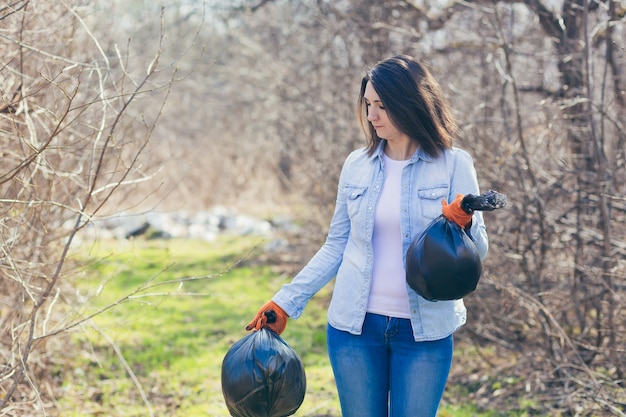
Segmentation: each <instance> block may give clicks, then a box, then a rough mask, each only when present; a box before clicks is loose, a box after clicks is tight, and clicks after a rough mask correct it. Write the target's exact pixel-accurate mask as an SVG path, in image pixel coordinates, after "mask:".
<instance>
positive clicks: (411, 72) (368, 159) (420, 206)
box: [246, 55, 488, 417]
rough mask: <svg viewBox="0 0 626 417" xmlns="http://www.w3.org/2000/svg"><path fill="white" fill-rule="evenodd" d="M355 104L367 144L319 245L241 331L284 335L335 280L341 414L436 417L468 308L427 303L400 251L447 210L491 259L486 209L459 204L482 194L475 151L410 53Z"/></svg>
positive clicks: (332, 329)
mask: <svg viewBox="0 0 626 417" xmlns="http://www.w3.org/2000/svg"><path fill="white" fill-rule="evenodd" d="M358 102H359V107H360V117H359V118H360V122H361V125H362V127H363V130H364V132H365V135H366V137H367V147H365V148H363V149H359V150H356V151H354V152H352V153H351V154H350V155H349V156H348V158H347V159H346V161H345V163H344V165H343V168H342V171H341V175H340V178H339V187H338V193H337V202H336V208H335V213H334V215H333V218H332V221H331V224H330V228H329V232H328V236H327V239H326V242H325V243H324V245H323V246H322V247H321V248H320V249H319V251H318V252H317V253H316V254H315V256H314V257H313V258H312V259H311V260H310V261H309V263H308V264H307V265H306V266H305V267H304V268H303V269H302V271H301V272H300V273H299V274H298V275H296V277H295V278H294V279H293V281H292V282H291V283H289V284H286V285H284V286H283V287H282V288H281V290H280V291H278V293H276V294H275V296H274V297H273V298H272V300H271V301H269V302H268V303H267V304H265V305H264V306H263V307H262V308H261V309H260V310H259V312H258V313H257V315H256V317H255V318H254V320H252V321H251V322H250V323H249V324H248V326H246V328H247V329H248V330H251V329H257V330H258V329H260V328H262V327H269V328H270V329H272V330H274V331H275V332H277V333H278V334H280V333H281V332H282V331H283V330H284V328H285V325H286V322H287V318H288V317H292V318H294V319H297V318H298V317H299V316H300V315H301V314H302V311H303V309H304V307H305V305H306V304H307V302H308V301H309V299H310V298H311V297H312V296H313V295H314V294H315V293H317V292H318V291H319V290H320V289H321V288H322V287H323V286H324V285H326V284H327V283H328V282H329V281H330V280H331V279H332V278H333V277H336V282H335V287H334V291H333V296H332V300H331V303H330V307H329V310H328V330H327V332H328V333H327V342H328V354H329V357H330V362H331V365H332V368H333V372H334V375H335V380H336V383H337V390H338V393H339V400H340V403H341V410H342V415H343V417H368V416H371V417H387V416H392V417H401V416H402V417H426V416H433V417H434V416H435V415H436V413H437V408H438V406H439V402H440V401H441V397H442V395H443V391H444V388H445V384H446V381H447V378H448V374H449V371H450V364H451V361H452V350H453V340H452V334H453V333H454V331H455V330H457V329H458V328H459V327H460V326H462V325H463V324H464V323H465V320H466V310H465V306H464V305H463V301H462V300H453V301H437V302H431V301H427V300H425V299H424V298H422V297H420V296H419V295H418V294H417V293H416V292H415V291H413V290H412V289H411V288H410V287H408V286H407V284H406V279H405V254H406V251H407V249H408V247H409V245H410V243H411V241H412V239H414V238H415V237H416V236H417V235H419V233H420V232H421V231H422V230H423V229H424V228H425V227H426V226H427V225H428V223H429V222H430V221H431V220H432V219H434V218H435V217H437V216H438V215H439V214H441V213H442V212H443V214H444V216H445V217H446V218H447V219H448V220H450V221H454V222H455V223H457V224H459V225H460V226H461V227H464V228H465V230H466V231H467V232H468V233H469V234H470V235H471V236H472V237H473V238H474V240H475V243H476V246H477V249H478V252H479V254H480V256H481V258H484V257H485V256H486V254H487V248H488V241H487V233H486V230H485V226H484V223H483V219H482V214H481V213H480V212H475V213H474V214H473V215H468V214H466V213H465V212H464V211H463V210H462V209H461V207H460V203H461V198H462V195H465V194H474V195H478V194H480V193H479V189H478V181H477V178H476V172H475V170H474V166H473V163H472V159H471V157H470V156H469V155H468V154H467V153H466V152H465V151H462V150H460V149H458V148H453V147H452V141H453V138H454V136H455V135H456V133H457V126H456V123H455V121H454V118H453V117H452V114H451V112H450V109H449V107H448V104H447V103H446V101H445V99H444V97H443V95H442V93H441V91H440V88H439V85H438V84H437V82H436V81H435V79H434V78H433V77H432V75H431V74H430V73H429V71H428V70H427V69H426V68H425V67H424V66H423V65H422V64H420V63H419V62H417V61H416V60H415V59H413V58H411V57H409V56H404V55H401V56H395V57H392V58H389V59H387V60H384V61H382V62H380V63H378V64H377V65H376V66H375V67H374V68H372V69H371V70H370V71H369V72H368V73H367V74H366V75H365V77H364V78H363V80H362V83H361V91H360V94H359V101H358ZM452 200H453V201H452ZM447 201H452V203H450V204H447ZM270 311H273V312H274V313H275V315H276V317H277V320H276V321H275V322H274V323H267V313H268V312H270Z"/></svg>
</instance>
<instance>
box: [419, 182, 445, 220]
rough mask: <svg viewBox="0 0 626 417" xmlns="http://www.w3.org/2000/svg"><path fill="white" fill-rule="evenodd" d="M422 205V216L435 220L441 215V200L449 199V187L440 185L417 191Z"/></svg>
mask: <svg viewBox="0 0 626 417" xmlns="http://www.w3.org/2000/svg"><path fill="white" fill-rule="evenodd" d="M417 195H418V197H419V200H420V203H421V205H422V215H423V216H424V217H425V218H427V219H434V218H435V217H437V216H439V215H440V214H441V200H442V199H444V198H447V197H448V186H447V185H438V186H434V187H429V188H421V189H419V190H417Z"/></svg>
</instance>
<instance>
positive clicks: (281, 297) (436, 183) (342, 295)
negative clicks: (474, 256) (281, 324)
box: [273, 141, 488, 341]
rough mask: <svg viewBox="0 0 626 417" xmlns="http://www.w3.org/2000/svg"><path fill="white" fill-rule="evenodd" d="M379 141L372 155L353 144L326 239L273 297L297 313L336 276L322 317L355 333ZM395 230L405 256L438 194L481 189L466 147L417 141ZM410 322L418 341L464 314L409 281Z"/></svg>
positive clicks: (368, 271)
mask: <svg viewBox="0 0 626 417" xmlns="http://www.w3.org/2000/svg"><path fill="white" fill-rule="evenodd" d="M383 146H384V141H383V143H381V146H380V147H379V148H378V150H377V151H376V153H374V155H373V156H369V155H368V154H367V151H366V149H365V148H362V149H359V150H356V151H353V152H352V153H351V154H350V155H349V156H348V158H347V159H346V161H345V162H344V165H343V168H342V170H341V175H340V178H339V186H338V192H337V202H336V206H335V212H334V215H333V218H332V220H331V223H330V227H329V231H328V235H327V238H326V241H325V243H324V244H323V245H322V247H321V248H320V249H319V250H318V251H317V253H316V254H315V256H313V258H312V259H311V260H310V261H309V262H308V264H307V265H306V266H305V267H304V268H303V269H302V270H301V271H300V273H298V274H297V275H296V276H295V277H294V279H293V280H292V281H291V282H290V283H288V284H285V285H283V287H282V288H281V289H280V291H278V292H277V293H276V294H275V295H274V297H273V301H274V302H275V303H276V304H278V305H279V306H281V307H282V308H283V309H284V310H285V312H286V313H287V314H289V316H290V317H292V318H294V319H297V318H298V317H300V315H301V314H302V311H303V309H304V307H305V305H306V304H307V303H308V301H309V300H310V299H311V297H313V295H315V294H316V293H317V292H318V291H319V290H320V289H321V288H322V287H323V286H325V285H326V284H328V282H330V281H331V280H332V279H333V278H334V277H336V281H335V287H334V290H333V296H332V300H331V303H330V307H329V309H328V322H329V324H330V325H331V326H333V327H334V328H336V329H338V330H343V331H347V332H350V333H352V334H356V335H358V334H361V328H362V326H363V321H364V319H365V313H366V309H367V303H368V299H369V293H370V289H371V285H372V268H373V261H374V259H373V258H374V250H373V245H372V234H373V230H374V212H375V206H376V203H377V201H378V198H379V196H380V193H381V190H382V185H383V182H384V176H385V170H384V164H383V156H382V152H383ZM401 187H402V197H401V210H402V213H401V225H400V226H401V234H402V246H403V260H404V262H405V263H406V251H407V249H408V247H409V245H410V244H411V241H412V240H413V238H415V237H416V236H417V235H418V234H419V233H420V232H421V231H422V230H423V229H424V228H425V227H426V226H427V225H428V224H429V223H430V222H431V221H432V220H433V219H434V218H435V217H437V216H438V215H440V214H441V200H442V199H444V198H445V199H446V200H447V201H448V202H450V201H452V200H454V199H455V198H456V195H457V194H463V195H465V194H474V195H478V194H480V192H479V188H478V181H477V178H476V171H475V169H474V165H473V162H472V158H471V157H470V155H469V154H468V153H467V152H465V151H463V150H461V149H458V148H452V149H449V150H446V151H444V152H443V153H442V154H440V155H439V156H438V157H436V158H433V157H431V156H429V155H428V154H426V153H425V152H423V151H422V150H421V148H419V149H418V150H417V151H416V152H415V154H414V155H413V156H412V158H411V159H410V161H409V163H408V165H407V166H406V167H405V168H404V170H403V172H402V183H401ZM469 234H470V235H471V236H472V238H473V240H474V242H475V243H476V247H477V249H478V253H479V255H480V257H481V259H484V257H485V256H486V255H487V249H488V240H487V232H486V229H485V225H484V223H483V217H482V213H481V212H475V213H474V216H473V220H472V225H471V228H470V231H469ZM407 291H408V294H409V305H410V316H411V325H412V328H413V335H414V338H415V340H416V341H427V340H438V339H442V338H444V337H447V336H449V335H450V334H452V333H453V332H454V331H455V330H457V329H458V328H459V327H461V326H462V325H463V324H465V321H466V309H465V306H464V304H463V300H453V301H435V302H432V301H428V300H426V299H424V298H422V297H421V296H420V295H419V294H417V293H416V292H415V291H414V290H412V289H411V288H410V287H409V286H408V285H407Z"/></svg>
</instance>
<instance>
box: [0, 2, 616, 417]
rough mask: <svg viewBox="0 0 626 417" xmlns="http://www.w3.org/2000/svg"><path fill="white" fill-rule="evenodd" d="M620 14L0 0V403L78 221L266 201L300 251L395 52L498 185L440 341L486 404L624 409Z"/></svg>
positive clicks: (14, 388) (319, 226)
mask: <svg viewBox="0 0 626 417" xmlns="http://www.w3.org/2000/svg"><path fill="white" fill-rule="evenodd" d="M625 16H626V2H625V1H624V0H605V1H595V0H561V1H558V0H554V1H552V0H550V1H548V0H543V1H541V0H523V1H497V0H492V1H482V0H480V1H471V0H467V1H463V0H459V1H447V0H438V1H427V0H422V1H419V0H376V1H370V0H367V1H366V0H340V1H324V0H300V1H291V0H239V1H219V0H212V1H211V0H207V1H204V2H203V1H193V0H186V1H185V0H177V1H170V2H167V4H163V5H161V4H159V2H153V1H139V0H137V1H122V0H119V1H97V0H82V1H73V0H66V1H58V2H57V1H54V2H53V1H43V0H9V1H2V2H0V93H1V100H0V152H2V159H1V160H0V212H1V216H0V247H1V248H2V251H1V252H0V312H1V315H0V325H1V331H0V354H1V357H2V365H1V368H0V395H1V396H0V410H1V409H3V408H5V409H6V408H7V407H13V409H17V408H18V405H20V404H21V405H23V406H24V409H26V408H28V407H31V408H32V409H37V407H43V405H44V404H48V405H49V404H52V405H50V406H51V407H53V406H54V405H53V404H54V402H46V401H43V400H42V398H43V397H45V396H46V395H49V394H46V393H44V391H46V390H44V389H43V388H42V387H43V386H44V385H45V384H54V381H53V380H50V379H47V377H46V373H45V372H44V369H45V367H46V361H47V358H48V356H47V355H46V349H47V347H48V346H50V345H52V344H51V343H50V341H51V340H59V339H60V340H63V338H64V337H67V335H68V333H69V332H70V331H71V330H72V329H73V328H75V327H76V325H77V323H76V322H73V323H67V322H65V321H64V319H63V317H66V316H64V315H63V314H64V311H66V310H65V308H66V307H67V306H70V305H72V302H73V300H74V294H75V291H74V288H72V286H71V285H69V284H68V283H69V282H70V281H69V280H66V279H65V278H66V277H67V276H68V275H69V274H71V271H72V268H73V266H74V265H72V263H71V262H69V261H68V258H67V254H68V253H69V252H70V249H71V248H72V245H73V244H74V241H75V237H76V236H77V234H78V233H79V232H80V231H81V229H84V228H85V227H88V226H89V225H90V224H92V222H93V221H94V220H95V219H98V218H104V217H108V216H114V215H116V214H120V213H130V212H144V211H147V210H162V211H176V210H187V211H193V210H205V209H207V208H208V207H212V206H215V205H222V206H228V207H235V208H237V209H238V210H241V211H243V212H248V213H250V214H255V215H262V216H268V215H269V213H272V215H276V214H283V213H289V214H290V215H292V216H294V217H297V218H298V219H299V221H301V222H302V223H303V224H304V225H305V227H304V229H303V230H305V231H304V232H303V233H302V236H301V237H302V241H304V242H305V244H303V245H301V246H300V247H299V249H298V251H297V253H296V255H295V256H297V257H298V262H300V264H301V263H303V262H305V261H306V259H307V258H308V257H309V256H310V255H311V254H312V253H313V251H314V250H315V248H316V247H317V246H318V245H319V244H320V243H321V242H322V241H323V238H324V233H325V230H326V227H327V224H328V220H329V218H330V215H331V212H332V208H333V204H334V197H335V192H336V183H337V179H338V174H339V170H340V167H341V163H342V162H343V159H344V158H345V156H346V155H347V154H348V153H349V152H350V151H351V150H352V149H354V148H356V147H359V146H362V145H363V138H362V137H363V135H362V133H361V132H360V131H359V128H358V126H357V124H356V121H355V120H356V118H355V111H356V97H357V93H358V88H359V82H360V79H361V77H362V75H363V71H364V70H365V69H366V68H368V67H369V66H371V65H372V64H374V63H375V62H377V61H378V60H380V59H382V58H385V57H387V56H390V55H395V54H398V53H407V54H411V55H415V56H417V57H419V58H420V59H421V60H422V61H424V62H425V63H427V64H428V65H429V66H430V67H431V69H432V72H433V73H434V75H435V77H436V78H437V79H438V80H439V81H440V83H441V84H442V87H443V89H444V91H445V93H446V95H447V97H448V99H449V101H450V102H451V104H452V106H453V108H454V109H455V112H456V116H457V118H458V121H459V124H460V126H461V128H462V130H461V134H460V137H459V138H458V141H457V143H456V144H457V146H460V147H462V148H464V149H467V150H468V151H469V152H470V153H471V154H472V156H473V157H474V160H475V163H476V166H477V169H478V173H479V182H480V185H481V187H482V188H483V189H489V188H493V189H496V190H498V191H500V192H503V193H505V194H507V196H508V198H509V207H508V208H507V209H506V210H505V211H502V212H498V213H494V214H493V215H490V216H488V218H487V222H488V223H487V227H488V231H489V234H490V255H489V257H488V259H487V260H486V262H485V265H484V272H483V277H482V280H481V284H480V288H479V290H478V291H477V293H476V294H475V296H473V297H472V298H470V299H468V303H467V304H468V308H469V309H470V311H471V315H472V319H471V320H472V325H471V326H467V328H465V329H463V330H462V335H463V337H465V338H468V339H470V340H471V341H472V342H473V343H474V344H475V345H476V346H478V347H479V348H482V347H485V346H489V347H490V348H491V349H493V348H494V347H495V348H496V349H497V350H498V355H500V356H501V357H502V358H507V361H508V366H507V369H506V372H507V374H509V375H514V376H515V381H518V382H517V383H516V384H514V386H513V387H510V388H509V391H508V394H507V395H523V396H527V397H530V398H536V399H539V400H540V403H541V404H543V406H544V407H545V409H546V410H548V411H545V410H544V411H545V412H546V413H548V414H550V413H552V412H555V413H556V412H557V411H558V412H560V413H564V415H620V416H623V415H626V394H625V386H624V384H625V379H624V372H625V370H626V360H625V357H626V352H625V346H626V314H625V301H626V296H625V292H624V290H625V289H626V261H625V259H626V241H625V239H624V237H625V236H626V198H625V195H626V193H625V188H626V184H625V182H626V181H625V179H626V164H625V162H626V156H625V152H626V146H625V145H626V130H625V123H626V112H625V111H624V110H625V108H626V91H625V88H626V40H625V39H626V17H625ZM298 262H296V263H298ZM64 306H65V307H64ZM84 319H86V318H84ZM81 320H82V319H81ZM81 320H79V322H81ZM492 369H493V371H494V372H502V367H495V366H494V367H493V368H492ZM54 391H55V390H54V389H52V390H47V391H46V392H47V393H49V392H54ZM26 405H28V407H27V406H26ZM550 410H552V411H550ZM9 415H10V414H9Z"/></svg>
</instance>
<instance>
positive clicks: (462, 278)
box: [406, 216, 482, 301]
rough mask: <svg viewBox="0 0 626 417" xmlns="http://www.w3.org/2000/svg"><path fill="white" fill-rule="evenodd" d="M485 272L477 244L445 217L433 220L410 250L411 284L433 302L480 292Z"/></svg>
mask: <svg viewBox="0 0 626 417" xmlns="http://www.w3.org/2000/svg"><path fill="white" fill-rule="evenodd" d="M481 272H482V264H481V261H480V256H479V255H478V250H477V249H476V245H475V244H474V242H472V240H471V239H470V237H469V236H468V235H467V233H465V232H464V231H463V229H461V227H460V226H459V225H457V224H455V223H453V222H450V221H448V220H447V219H446V218H445V217H443V216H439V217H437V218H436V219H435V220H433V221H432V222H431V223H430V225H428V226H427V227H426V229H425V230H424V231H423V232H422V233H421V234H420V236H419V237H418V238H417V239H415V240H414V241H413V242H412V243H411V246H410V247H409V250H408V251H407V258H406V279H407V283H408V284H409V287H411V288H412V289H413V290H415V291H417V293H418V294H419V295H421V296H422V297H424V298H425V299H427V300H430V301H435V300H455V299H459V298H462V297H464V296H465V295H467V294H469V293H470V292H472V291H474V290H475V289H476V286H477V285H478V280H479V279H480V274H481Z"/></svg>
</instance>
